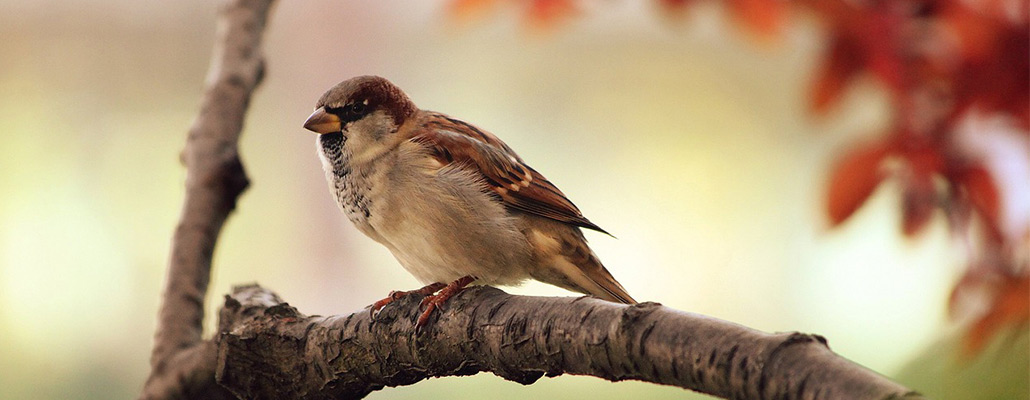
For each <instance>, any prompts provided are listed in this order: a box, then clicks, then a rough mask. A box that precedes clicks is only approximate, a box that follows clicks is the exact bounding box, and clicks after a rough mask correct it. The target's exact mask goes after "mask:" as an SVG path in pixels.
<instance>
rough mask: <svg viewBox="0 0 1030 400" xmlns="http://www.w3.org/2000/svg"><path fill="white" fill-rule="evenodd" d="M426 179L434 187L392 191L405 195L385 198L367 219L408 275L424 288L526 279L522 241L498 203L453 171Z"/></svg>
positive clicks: (526, 255) (525, 244)
mask: <svg viewBox="0 0 1030 400" xmlns="http://www.w3.org/2000/svg"><path fill="white" fill-rule="evenodd" d="M442 172H446V171H442ZM428 178H429V179H435V180H436V182H435V183H429V182H424V181H423V182H419V183H418V188H417V189H413V190H411V189H412V188H411V187H409V188H408V189H409V190H395V191H394V193H405V195H404V196H386V197H387V198H388V199H389V200H388V201H386V202H383V203H382V209H381V210H373V215H375V214H379V215H380V216H382V218H375V217H373V218H372V220H371V222H372V226H373V227H374V229H375V231H376V234H377V235H378V236H380V237H381V238H382V239H383V240H382V243H383V244H384V245H386V246H387V248H389V249H390V251H391V252H392V253H393V255H394V257H396V258H397V260H398V261H399V262H400V263H401V265H402V266H404V268H405V269H407V270H408V272H409V273H411V274H412V275H414V276H415V278H416V279H418V280H419V281H420V282H422V283H424V284H428V283H433V282H442V283H447V282H451V281H453V280H455V279H458V278H461V277H463V276H469V275H471V276H474V277H476V278H478V280H477V281H478V282H479V283H483V284H490V285H514V284H518V283H520V282H522V281H523V280H525V279H527V278H529V273H528V270H527V268H528V267H529V264H530V263H531V262H532V261H531V257H530V251H529V245H528V242H527V239H526V237H525V235H523V234H522V232H520V231H519V230H518V228H517V227H516V225H515V221H514V220H513V218H512V217H511V216H509V215H508V213H507V211H506V210H505V209H504V206H503V205H501V204H500V202H499V201H497V200H494V199H493V198H491V197H490V196H489V195H487V194H485V193H482V192H481V191H480V190H479V189H478V188H477V187H476V186H474V185H470V184H468V182H466V180H467V179H468V178H467V177H466V176H462V175H460V174H454V173H453V171H452V175H448V174H447V173H441V174H433V176H431V177H428ZM400 184H401V185H404V184H405V183H404V182H401V183H400ZM376 208H379V207H376Z"/></svg>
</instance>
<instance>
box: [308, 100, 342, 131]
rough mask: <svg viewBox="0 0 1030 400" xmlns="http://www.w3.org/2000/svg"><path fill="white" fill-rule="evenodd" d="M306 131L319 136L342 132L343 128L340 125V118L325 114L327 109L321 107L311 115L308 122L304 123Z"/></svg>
mask: <svg viewBox="0 0 1030 400" xmlns="http://www.w3.org/2000/svg"><path fill="white" fill-rule="evenodd" d="M304 129H307V130H309V131H312V132H315V133H317V134H326V133H333V132H340V131H341V130H342V129H343V127H342V126H341V125H340V117H337V116H336V115H333V114H330V113H327V112H325V108H323V107H319V108H318V109H317V110H315V112H313V113H311V116H310V117H308V120H307V121H304Z"/></svg>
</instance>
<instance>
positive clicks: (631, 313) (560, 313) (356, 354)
mask: <svg viewBox="0 0 1030 400" xmlns="http://www.w3.org/2000/svg"><path fill="white" fill-rule="evenodd" d="M251 296H260V297H261V298H265V299H267V298H269V297H271V296H274V294H270V292H268V291H266V290H264V289H261V288H259V287H256V286H248V287H243V288H237V289H236V290H235V292H234V294H233V296H232V297H228V296H227V299H226V305H225V307H224V309H225V310H227V314H223V315H234V314H239V315H244V314H245V315H246V318H245V319H244V320H243V321H228V320H223V323H222V325H223V327H229V329H227V330H224V331H222V332H221V333H220V334H219V337H217V338H216V341H217V348H218V361H217V367H216V368H217V369H216V379H217V381H218V382H219V383H220V384H222V385H223V386H225V387H226V388H228V389H229V390H230V391H232V392H233V393H234V394H236V395H237V396H239V397H240V398H277V399H283V398H291V399H292V398H298V399H299V398H312V399H349V398H361V397H364V396H365V395H367V394H368V393H370V392H372V391H375V390H379V389H382V388H384V387H387V386H400V385H410V384H413V383H416V382H418V381H420V380H423V379H426V378H429V377H438V376H458V375H471V374H475V373H478V372H493V373H494V374H496V375H498V376H500V377H502V378H505V379H508V380H511V381H515V382H519V383H523V384H530V383H533V382H534V381H536V380H537V379H539V378H540V377H541V376H544V375H546V376H558V375H561V374H565V373H568V374H576V375H592V376H597V377H600V378H604V379H607V380H611V381H619V380H625V379H635V380H642V381H647V382H654V383H660V384H666V385H673V386H678V387H682V388H687V389H692V390H696V391H699V392H705V393H709V394H713V395H716V396H720V397H725V398H735V399H736V398H739V399H765V398H776V399H811V398H833V399H899V398H907V399H916V398H922V397H921V396H920V395H918V394H917V393H915V392H913V391H911V390H910V389H907V388H905V387H903V386H901V385H898V384H896V383H894V382H891V381H890V380H888V379H886V378H884V377H882V376H880V375H878V374H876V373H874V372H872V371H870V370H868V369H865V368H864V367H861V366H859V365H857V364H854V363H851V362H850V361H847V360H845V359H844V358H841V357H840V356H837V355H836V354H834V353H833V352H831V351H830V350H829V348H828V347H827V345H826V341H825V339H823V338H822V337H820V336H815V335H806V334H800V333H781V334H766V333H763V332H759V331H756V330H753V329H750V328H746V327H743V326H740V325H737V324H733V323H730V322H726V321H722V320H718V319H715V318H709V317H705V316H702V315H697V314H690V313H685V312H681V311H676V310H673V309H669V308H666V307H663V306H661V305H659V304H656V303H643V304H639V305H635V306H625V305H620V304H615V303H610V302H605V301H601V300H597V299H592V298H586V297H580V298H562V297H524V296H512V295H509V294H506V293H504V292H502V291H500V290H498V289H495V288H490V287H476V288H472V289H469V290H466V291H465V292H462V293H461V294H460V295H458V296H456V297H454V298H452V299H451V300H450V301H449V302H448V308H447V309H446V310H445V311H444V312H442V313H440V314H439V315H438V318H437V319H435V320H433V321H431V322H430V325H429V326H427V327H426V329H425V331H424V332H419V333H415V332H414V326H413V321H415V318H416V316H417V315H418V312H419V300H420V299H421V297H420V296H418V295H412V296H408V297H405V298H404V299H401V300H399V301H396V302H394V303H392V304H390V305H388V306H387V307H386V308H384V309H383V311H382V312H381V313H380V314H379V315H377V317H376V318H377V319H376V320H375V321H372V320H371V319H370V317H369V314H368V312H369V310H368V309H365V310H362V311H359V312H357V313H354V314H351V315H347V316H331V317H320V316H305V315H303V314H300V313H299V312H297V310H296V309H294V308H293V307H291V306H289V305H288V304H286V303H279V304H276V305H274V306H271V307H266V306H258V305H255V302H254V301H253V300H252V299H251ZM263 304H268V302H267V301H265V302H264V303H263ZM244 308H245V309H247V312H246V313H240V312H239V311H238V310H241V309H244Z"/></svg>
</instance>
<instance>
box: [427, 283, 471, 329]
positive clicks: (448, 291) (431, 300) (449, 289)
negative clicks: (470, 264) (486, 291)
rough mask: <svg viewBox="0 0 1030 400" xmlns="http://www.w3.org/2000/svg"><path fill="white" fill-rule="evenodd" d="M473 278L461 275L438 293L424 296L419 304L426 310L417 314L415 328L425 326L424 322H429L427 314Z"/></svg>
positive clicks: (441, 304)
mask: <svg viewBox="0 0 1030 400" xmlns="http://www.w3.org/2000/svg"><path fill="white" fill-rule="evenodd" d="M475 280H476V277H474V276H471V275H469V276H463V277H461V278H458V280H456V281H454V282H451V283H450V284H448V285H447V286H446V287H444V288H443V289H441V290H440V293H437V294H433V295H429V296H426V297H424V298H423V299H422V303H421V305H424V306H426V310H425V311H423V312H422V315H419V316H418V321H416V322H415V329H419V328H421V327H423V326H425V325H426V322H429V316H430V315H432V314H433V311H434V310H436V309H437V308H443V304H444V303H445V302H447V299H450V298H451V297H454V295H456V294H458V293H460V292H461V291H462V290H465V286H468V284H470V283H472V282H473V281H475Z"/></svg>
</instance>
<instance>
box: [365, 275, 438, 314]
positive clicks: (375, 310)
mask: <svg viewBox="0 0 1030 400" xmlns="http://www.w3.org/2000/svg"><path fill="white" fill-rule="evenodd" d="M445 287H447V285H445V284H442V283H440V282H434V283H430V284H428V285H425V286H423V287H422V288H420V289H415V290H394V291H392V292H390V294H389V295H388V296H386V298H384V299H382V300H379V301H377V302H375V303H372V305H371V306H370V307H371V310H369V312H368V315H369V316H370V317H371V318H372V319H373V320H374V319H375V318H376V315H378V314H379V311H380V310H382V309H383V307H386V305H387V304H390V303H393V301H394V300H400V299H401V298H403V297H404V296H407V295H410V294H415V293H418V294H421V295H423V296H429V295H431V294H433V293H436V292H437V291H438V290H440V289H443V288H445Z"/></svg>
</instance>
